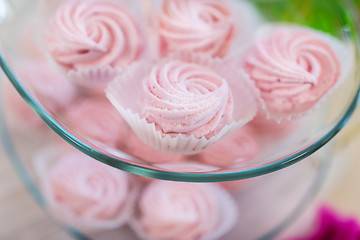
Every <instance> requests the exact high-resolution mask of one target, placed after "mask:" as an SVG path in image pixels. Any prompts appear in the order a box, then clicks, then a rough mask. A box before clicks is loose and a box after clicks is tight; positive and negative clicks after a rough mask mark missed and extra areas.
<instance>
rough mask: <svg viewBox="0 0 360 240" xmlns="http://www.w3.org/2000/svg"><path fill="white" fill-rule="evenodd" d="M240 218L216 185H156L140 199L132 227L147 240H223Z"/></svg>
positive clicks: (178, 183)
mask: <svg viewBox="0 0 360 240" xmlns="http://www.w3.org/2000/svg"><path fill="white" fill-rule="evenodd" d="M237 214H238V211H237V208H236V203H235V202H234V200H233V199H232V198H231V196H230V195H229V194H228V193H227V192H226V191H224V190H223V189H222V188H221V187H219V186H217V185H216V184H211V183H207V184H197V183H182V182H169V181H153V182H152V183H150V184H149V185H148V186H147V187H146V188H145V189H144V191H143V192H142V194H141V196H140V198H139V202H138V212H137V215H136V218H135V220H134V224H133V227H134V228H135V231H136V232H137V233H138V235H139V236H140V237H142V238H143V239H147V240H155V239H156V240H171V239H177V240H185V239H186V240H199V239H201V240H210V239H221V237H222V236H223V235H224V234H226V233H227V232H228V231H229V230H230V229H231V228H232V227H233V226H234V225H235V223H236V219H237Z"/></svg>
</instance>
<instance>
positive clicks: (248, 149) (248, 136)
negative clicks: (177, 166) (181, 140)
mask: <svg viewBox="0 0 360 240" xmlns="http://www.w3.org/2000/svg"><path fill="white" fill-rule="evenodd" d="M259 152H260V146H259V143H258V140H257V139H256V135H255V134H254V132H253V131H252V129H250V128H249V127H247V126H244V127H242V128H240V129H238V130H236V131H235V132H233V133H232V134H231V135H229V136H227V137H225V138H223V139H222V140H220V141H219V142H217V143H216V144H214V145H213V146H212V147H210V148H209V149H207V150H206V151H204V152H201V153H199V154H198V158H199V160H200V161H201V162H204V163H206V164H209V165H212V166H218V167H229V166H234V165H237V164H241V163H244V162H249V161H251V160H252V159H254V158H255V157H256V155H257V154H258V153H259Z"/></svg>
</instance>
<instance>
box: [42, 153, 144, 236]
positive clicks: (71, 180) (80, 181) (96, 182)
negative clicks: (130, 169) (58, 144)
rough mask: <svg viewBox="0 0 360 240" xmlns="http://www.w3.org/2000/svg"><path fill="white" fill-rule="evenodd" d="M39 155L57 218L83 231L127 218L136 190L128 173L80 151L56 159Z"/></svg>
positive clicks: (119, 223) (121, 222) (51, 208)
mask: <svg viewBox="0 0 360 240" xmlns="http://www.w3.org/2000/svg"><path fill="white" fill-rule="evenodd" d="M42 158H43V159H40V160H41V162H37V163H38V170H40V171H39V175H40V176H39V177H40V179H41V181H42V182H41V184H42V185H43V186H44V193H45V197H46V200H47V205H48V209H49V211H50V212H51V214H52V215H54V216H55V217H56V218H57V219H59V220H61V221H64V223H66V224H69V225H71V226H73V227H76V228H79V229H80V230H83V231H85V232H94V231H101V230H106V229H114V228H118V227H121V226H122V225H124V224H125V223H126V222H127V221H128V220H129V218H130V217H131V215H132V213H133V208H134V207H133V204H134V201H135V197H136V194H137V190H136V188H135V187H134V184H133V183H132V182H131V178H130V176H129V175H128V174H127V173H125V172H122V171H120V170H118V169H115V168H112V167H110V166H107V165H106V164H103V163H101V162H98V161H96V160H94V159H92V158H90V157H88V156H87V155H85V154H83V153H81V152H79V151H73V152H67V153H65V154H64V153H62V155H61V156H60V157H59V158H58V160H57V161H55V162H54V161H53V159H51V158H54V156H51V155H50V156H49V155H48V156H42ZM51 162H52V163H51ZM39 164H40V165H39ZM47 165H48V166H47Z"/></svg>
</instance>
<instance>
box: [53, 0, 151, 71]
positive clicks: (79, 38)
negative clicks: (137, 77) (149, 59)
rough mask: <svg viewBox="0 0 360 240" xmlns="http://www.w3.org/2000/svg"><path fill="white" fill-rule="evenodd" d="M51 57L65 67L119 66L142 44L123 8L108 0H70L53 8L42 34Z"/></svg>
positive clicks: (130, 59) (135, 56) (137, 52)
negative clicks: (48, 24) (45, 29)
mask: <svg viewBox="0 0 360 240" xmlns="http://www.w3.org/2000/svg"><path fill="white" fill-rule="evenodd" d="M46 45H47V48H48V50H49V51H50V55H51V56H52V57H53V58H54V60H55V61H56V62H57V63H59V64H60V65H62V66H63V67H65V68H67V69H75V70H77V69H80V68H86V67H92V66H106V65H110V66H112V67H115V66H118V67H122V66H124V65H127V64H130V63H132V62H133V61H135V60H137V59H138V58H139V55H140V53H141V52H142V49H143V48H144V43H143V39H142V36H141V33H140V29H139V26H138V24H137V23H136V21H135V19H134V18H133V17H132V16H131V15H130V14H129V13H128V12H127V10H126V9H125V8H123V7H122V6H120V5H119V4H118V3H116V2H115V1H111V0H86V1H85V0H70V1H67V2H66V3H65V4H63V5H62V6H61V7H60V8H59V9H58V10H57V12H56V15H55V17H54V19H53V20H52V22H51V24H50V26H49V32H48V33H47V35H46Z"/></svg>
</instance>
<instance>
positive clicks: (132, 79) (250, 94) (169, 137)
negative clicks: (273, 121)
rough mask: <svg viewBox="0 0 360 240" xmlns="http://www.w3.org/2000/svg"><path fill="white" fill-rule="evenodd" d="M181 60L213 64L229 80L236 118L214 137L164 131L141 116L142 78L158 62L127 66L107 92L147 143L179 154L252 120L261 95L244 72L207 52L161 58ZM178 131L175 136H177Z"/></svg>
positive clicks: (195, 150) (204, 145)
mask: <svg viewBox="0 0 360 240" xmlns="http://www.w3.org/2000/svg"><path fill="white" fill-rule="evenodd" d="M171 60H181V61H184V62H189V63H195V64H199V65H202V66H206V67H209V68H210V69H212V70H214V71H215V72H217V73H218V74H219V75H220V76H221V77H223V78H225V79H226V80H228V81H227V82H228V85H229V88H230V90H231V92H232V96H233V101H234V112H233V119H234V121H233V122H231V123H229V124H227V125H226V126H224V127H223V128H222V129H221V130H220V131H219V132H218V134H217V135H215V136H213V137H211V138H210V139H206V138H205V137H202V138H200V139H199V138H195V137H194V136H193V135H190V136H187V135H184V134H177V135H175V134H164V133H163V132H162V131H160V130H158V129H157V128H156V126H155V124H154V123H148V122H147V121H146V119H145V118H142V117H141V116H140V112H141V108H140V104H141V100H142V94H143V92H142V81H143V79H145V78H146V76H148V75H149V74H150V71H151V69H152V68H153V66H155V64H153V63H148V62H142V63H137V64H134V65H132V66H130V67H129V68H127V69H126V70H125V71H124V73H123V74H122V75H121V76H119V77H118V78H116V79H115V81H113V82H111V83H110V84H109V86H108V87H107V89H106V95H107V97H108V99H109V100H110V101H111V102H112V104H113V105H114V106H115V107H116V108H117V109H118V111H119V112H120V114H121V115H122V116H123V118H124V119H125V120H126V121H127V122H128V124H129V125H130V126H131V128H132V129H133V131H134V132H135V133H136V134H137V135H138V137H139V138H140V139H142V140H143V141H144V142H145V143H147V144H149V145H150V146H152V147H153V148H155V149H157V150H160V151H163V152H168V153H176V154H194V153H198V152H201V151H203V150H205V149H207V148H208V147H210V146H211V145H213V144H214V143H215V142H217V141H218V140H220V139H221V138H222V137H224V136H225V135H227V134H228V133H230V132H233V131H234V130H235V129H237V128H238V127H240V126H242V125H244V124H246V123H247V122H249V121H250V120H251V119H252V118H253V117H254V116H255V114H256V111H257V95H256V93H255V90H254V89H253V86H252V84H251V83H250V82H249V81H248V80H247V79H246V78H245V77H244V76H243V73H242V72H240V71H238V70H236V69H232V68H231V67H228V66H225V65H223V64H222V62H221V60H220V59H217V60H214V59H211V58H210V57H207V56H203V55H195V54H192V53H181V54H177V55H173V56H171V57H169V58H167V59H164V60H162V61H161V62H166V61H171ZM174 135H175V136H174Z"/></svg>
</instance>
